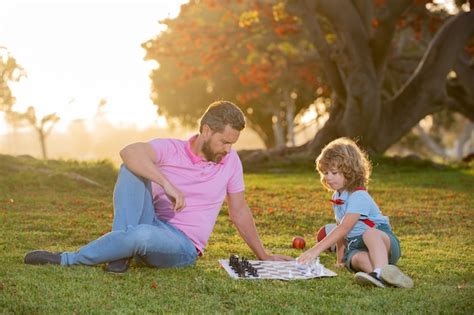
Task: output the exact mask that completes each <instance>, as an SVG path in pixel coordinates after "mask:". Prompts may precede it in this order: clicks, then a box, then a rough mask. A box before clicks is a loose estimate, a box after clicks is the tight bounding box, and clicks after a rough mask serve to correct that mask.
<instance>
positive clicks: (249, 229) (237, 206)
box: [227, 192, 293, 260]
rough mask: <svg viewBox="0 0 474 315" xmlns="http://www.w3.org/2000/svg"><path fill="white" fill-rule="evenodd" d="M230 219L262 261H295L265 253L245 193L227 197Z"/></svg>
mask: <svg viewBox="0 0 474 315" xmlns="http://www.w3.org/2000/svg"><path fill="white" fill-rule="evenodd" d="M227 203H228V205H229V215H230V219H231V220H232V222H233V223H234V225H235V227H236V228H237V230H238V231H239V233H240V236H242V238H243V239H244V241H245V242H246V243H247V244H248V246H249V247H250V249H252V251H253V252H254V254H255V256H257V258H258V259H260V260H293V258H291V257H288V256H284V255H272V254H268V253H267V252H266V251H265V248H264V247H263V245H262V242H261V241H260V237H259V236H258V232H257V227H256V226H255V222H254V220H253V216H252V213H251V212H250V209H249V207H248V205H247V202H246V201H245V198H244V192H239V193H235V194H228V195H227Z"/></svg>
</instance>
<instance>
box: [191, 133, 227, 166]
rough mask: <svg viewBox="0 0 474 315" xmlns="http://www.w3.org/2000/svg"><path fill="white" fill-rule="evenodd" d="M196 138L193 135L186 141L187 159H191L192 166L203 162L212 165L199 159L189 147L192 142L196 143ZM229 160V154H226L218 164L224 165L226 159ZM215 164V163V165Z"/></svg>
mask: <svg viewBox="0 0 474 315" xmlns="http://www.w3.org/2000/svg"><path fill="white" fill-rule="evenodd" d="M197 137H198V134H195V135H194V136H192V137H191V138H189V139H188V141H187V142H186V147H185V148H186V153H187V154H188V156H189V158H190V159H191V162H193V164H198V163H200V162H205V163H209V162H211V163H214V162H212V161H208V160H206V159H204V158H202V157H200V156H199V155H196V154H195V153H194V152H193V150H192V148H191V145H192V144H193V143H194V141H196V139H197ZM228 158H229V154H227V155H226V156H225V157H224V158H223V159H222V160H221V161H220V162H219V164H222V165H224V163H225V162H226V161H227V159H228ZM215 164H217V163H215Z"/></svg>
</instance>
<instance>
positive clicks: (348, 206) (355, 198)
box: [333, 190, 389, 238]
mask: <svg viewBox="0 0 474 315" xmlns="http://www.w3.org/2000/svg"><path fill="white" fill-rule="evenodd" d="M335 199H341V200H342V201H343V202H344V203H343V204H333V209H334V214H335V216H336V222H337V224H339V223H341V220H342V218H343V217H344V215H346V213H358V214H360V219H362V220H363V219H369V220H371V221H372V222H374V223H375V224H389V220H388V218H387V217H386V216H383V215H382V212H381V211H380V209H379V207H378V206H377V204H376V203H375V201H374V200H373V199H372V197H371V196H370V195H369V193H368V192H367V191H366V190H356V191H354V192H352V193H350V192H348V191H342V192H341V193H339V192H338V191H336V192H334V194H333V200H335ZM367 228H368V225H367V224H365V223H364V222H362V221H360V220H359V221H358V222H357V223H356V224H355V225H354V227H353V228H352V230H350V231H349V233H348V234H347V235H346V238H352V237H355V236H359V235H362V234H363V233H364V232H365V231H366V230H367Z"/></svg>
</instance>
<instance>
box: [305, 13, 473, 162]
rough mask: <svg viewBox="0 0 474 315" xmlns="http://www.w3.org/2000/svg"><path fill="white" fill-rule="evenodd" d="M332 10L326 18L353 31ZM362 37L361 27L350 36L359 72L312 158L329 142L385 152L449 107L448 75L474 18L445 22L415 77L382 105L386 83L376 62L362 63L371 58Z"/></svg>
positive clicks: (351, 74)
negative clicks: (354, 142) (347, 141)
mask: <svg viewBox="0 0 474 315" xmlns="http://www.w3.org/2000/svg"><path fill="white" fill-rule="evenodd" d="M332 9H333V8H332V5H329V4H328V5H327V6H326V10H327V11H328V12H326V13H325V15H327V16H329V17H330V18H331V19H333V20H334V21H335V22H333V23H340V24H339V27H340V28H344V27H348V25H349V24H350V23H351V21H352V20H351V19H350V18H347V15H341V18H338V17H337V16H336V15H335V14H330V13H332V11H331V10H332ZM346 11H349V10H348V9H347V10H346V9H345V10H344V12H346ZM343 20H346V22H344V21H343ZM344 23H345V24H344ZM362 32H363V31H362V29H361V28H359V33H358V34H355V33H357V31H352V32H351V33H349V34H350V36H346V37H345V38H346V39H347V41H346V43H347V45H348V46H350V47H349V48H348V54H349V55H350V56H351V58H352V59H355V61H354V60H353V62H354V64H353V65H352V66H351V68H352V69H353V70H355V71H350V70H348V71H347V77H346V78H345V79H344V82H345V86H347V97H346V98H344V97H341V96H340V95H338V94H337V93H336V99H337V100H338V101H335V103H334V104H333V107H334V110H333V111H331V114H330V117H329V120H328V121H327V122H326V125H325V126H324V127H323V128H322V129H321V130H320V132H318V133H317V134H316V135H315V138H314V139H313V140H312V141H311V142H310V143H309V144H308V150H309V153H310V154H311V155H315V154H318V153H319V152H320V150H321V149H322V147H323V146H324V145H325V144H326V143H328V142H329V141H331V140H333V139H335V138H338V137H341V136H346V137H350V138H357V139H359V140H360V144H361V145H362V146H363V147H364V148H365V149H366V150H368V151H369V152H373V153H383V152H384V151H385V150H386V149H387V148H388V147H389V146H390V145H392V144H393V143H395V142H396V141H398V140H399V139H400V138H401V137H402V136H403V135H405V134H406V133H407V132H408V131H409V130H410V129H411V128H413V127H414V126H415V125H416V124H417V123H418V122H419V121H420V120H421V119H422V118H424V117H425V116H426V115H428V114H432V113H434V112H437V111H439V110H440V109H441V108H443V106H444V103H446V93H445V85H446V75H447V74H448V72H449V71H450V70H451V69H453V67H454V65H455V63H456V60H457V57H458V56H459V55H460V53H461V52H462V49H463V47H464V45H465V43H467V41H468V39H469V37H470V36H472V34H474V13H473V12H468V13H461V14H459V15H457V16H455V17H452V18H451V19H450V20H449V21H448V22H446V23H445V25H444V26H443V27H442V28H441V29H440V30H439V32H438V34H437V35H436V36H435V38H434V39H433V41H432V43H431V44H430V46H429V48H428V50H427V52H426V53H425V56H424V57H423V59H422V60H421V62H420V64H419V66H418V68H417V69H416V71H415V73H414V74H413V75H412V77H411V78H410V79H409V80H408V82H407V83H406V84H405V85H404V86H403V87H402V88H401V90H400V91H399V92H398V93H397V94H396V95H395V96H394V97H393V98H392V99H390V100H388V101H387V102H385V103H381V96H380V88H381V87H380V86H379V85H378V83H377V82H375V81H376V80H379V81H380V78H377V75H376V74H375V72H376V70H375V69H374V68H373V67H372V66H371V65H373V62H372V61H371V60H366V59H363V58H358V55H359V54H360V52H361V51H362V52H364V54H365V53H366V52H365V50H364V47H363V46H364V44H363V42H364V40H365V41H367V39H364V37H363V34H361V33H362ZM340 33H341V34H342V33H343V32H342V31H341V32H340ZM349 37H350V38H352V39H349ZM361 43H362V44H361ZM473 106H474V104H473V103H472V102H469V104H467V105H466V107H467V108H466V111H467V112H471V113H474V108H473Z"/></svg>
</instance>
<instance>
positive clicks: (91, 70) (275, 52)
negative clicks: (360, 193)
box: [0, 0, 474, 314]
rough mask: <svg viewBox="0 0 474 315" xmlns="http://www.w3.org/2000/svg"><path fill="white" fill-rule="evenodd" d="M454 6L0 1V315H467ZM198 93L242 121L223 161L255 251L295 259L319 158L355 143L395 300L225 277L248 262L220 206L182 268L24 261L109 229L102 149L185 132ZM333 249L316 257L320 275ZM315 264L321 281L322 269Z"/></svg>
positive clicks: (313, 218)
mask: <svg viewBox="0 0 474 315" xmlns="http://www.w3.org/2000/svg"><path fill="white" fill-rule="evenodd" d="M470 8H472V1H458V0H456V1H449V0H446V1H423V0H393V1H392V0H373V1H372V0H357V1H344V0H338V1H332V0H331V1H329V0H327V1H325V0H318V1H294V0H265V1H263V0H222V1H215V0H192V1H189V2H188V1H164V0H163V1H138V2H132V1H107V0H98V1H88V0H85V1H34V0H30V1H23V0H18V1H2V2H1V3H0V53H1V63H0V66H1V71H2V76H1V78H0V79H1V80H2V81H1V82H0V116H1V117H0V227H1V230H2V236H1V237H0V251H1V254H0V313H20V314H50V313H68V314H69V313H92V314H94V313H97V314H99V313H100V314H101V313H199V314H200V313H206V314H207V313H266V314H270V313H271V314H280V313H292V314H293V313H298V314H299V313H307V314H314V313H389V314H391V313H400V314H410V313H417V314H418V313H435V314H436V313H453V314H472V313H473V311H474V304H473V300H474V299H473V298H474V290H473V284H474V254H473V251H472V242H473V241H474V239H473V234H472V230H473V228H474V221H473V220H472V215H473V209H474V201H473V200H472V194H473V192H474V191H473V187H474V170H473V162H472V153H473V152H474V134H473V120H474V94H473V91H474V89H473V88H472V87H473V86H474V83H473V82H474V75H473V72H474V70H473V69H474V67H473V66H472V65H473V55H474V39H473V36H472V35H473V34H474V26H473V21H474V19H473V18H472V12H470ZM215 99H227V100H231V101H233V102H235V103H236V104H238V105H239V106H240V107H241V108H242V109H243V110H244V112H245V114H246V115H247V119H248V127H247V128H246V130H245V131H244V132H243V134H242V136H241V139H240V140H239V142H238V143H237V144H236V146H235V148H236V149H237V150H239V154H240V155H241V158H242V160H243V162H244V167H245V170H246V172H245V181H246V198H247V201H248V203H249V206H250V208H251V211H252V213H253V215H254V217H255V221H256V224H257V227H258V230H259V232H260V235H261V238H262V241H263V243H264V244H265V246H266V247H267V248H268V249H270V250H272V251H273V252H277V253H282V254H287V255H290V256H293V257H297V256H298V255H299V254H300V253H301V251H299V250H295V249H293V248H292V247H291V239H292V238H293V237H294V236H295V235H301V236H303V237H305V239H306V240H307V243H308V246H310V245H312V244H313V243H314V232H315V231H316V230H317V229H319V227H320V226H322V225H324V224H326V223H328V222H332V221H333V214H332V211H331V210H330V206H329V204H328V198H329V195H328V194H329V193H328V192H327V191H324V190H323V189H322V187H321V186H320V184H319V182H318V176H317V173H316V172H315V171H314V164H313V163H314V157H315V156H316V155H317V154H318V153H319V150H320V149H321V147H322V146H323V145H324V144H325V143H327V142H329V141H330V140H331V139H334V138H336V137H339V136H347V137H351V138H354V139H358V141H359V143H360V144H361V146H362V147H363V148H364V149H366V150H367V151H368V152H369V153H370V155H371V160H372V163H373V166H374V173H373V178H372V181H371V183H370V191H371V194H372V195H373V196H374V198H375V200H376V201H377V203H378V204H379V205H380V206H381V208H382V210H383V212H384V214H386V215H388V216H389V217H390V218H391V222H392V224H393V226H394V230H395V232H396V234H397V235H399V237H400V239H401V242H402V245H403V257H402V259H401V261H400V263H399V265H400V267H401V268H402V269H403V270H404V271H405V272H407V273H408V274H409V275H410V276H412V277H413V279H414V281H415V288H414V289H413V290H395V289H388V290H377V289H375V288H361V287H360V286H358V285H357V284H355V283H354V281H353V278H352V277H353V276H352V274H350V273H349V272H347V271H345V270H337V272H338V277H336V278H333V279H324V280H322V281H318V280H316V281H292V282H283V281H258V282H249V281H233V280H231V279H230V278H228V277H227V275H226V274H225V273H224V271H223V270H222V269H220V268H219V266H218V264H217V259H222V258H226V257H227V256H228V255H229V254H230V253H237V254H239V255H243V256H246V257H252V256H253V254H252V253H251V251H250V250H249V249H248V247H247V246H246V245H245V244H244V243H243V242H242V240H241V239H240V237H239V235H238V233H237V232H236V231H235V229H234V228H233V227H232V224H231V222H230V220H229V219H228V215H227V208H226V206H224V207H223V209H222V211H221V214H220V215H219V217H218V222H217V224H216V227H215V231H214V233H213V235H212V237H211V239H210V241H209V246H208V248H207V250H206V255H204V257H202V258H201V259H200V260H199V261H198V263H197V265H196V266H195V267H192V268H185V269H184V270H173V269H170V270H154V269H151V268H144V267H143V266H139V265H138V264H135V263H133V264H132V267H131V269H130V271H129V272H127V273H126V274H125V275H123V276H120V277H116V276H115V275H110V274H107V273H104V272H103V271H102V270H101V268H100V267H95V268H89V267H74V268H61V267H58V266H46V267H36V266H27V265H25V264H23V257H24V254H25V253H26V252H27V251H30V250H33V249H38V248H42V249H46V250H51V251H63V250H75V249H77V248H78V247H80V246H81V245H83V244H85V243H86V242H88V241H90V240H92V239H95V238H97V237H99V236H100V235H102V234H104V233H105V232H107V231H108V230H110V223H111V219H112V216H113V209H112V205H111V194H112V191H113V185H114V181H115V178H116V174H117V167H118V165H119V163H120V160H119V156H118V151H119V150H120V149H121V148H122V147H124V146H125V145H127V144H129V143H131V142H135V141H147V140H150V139H152V138H155V137H179V138H187V137H189V136H190V135H192V134H194V133H195V132H196V123H197V122H198V119H199V115H200V114H201V113H202V112H203V110H204V109H205V107H206V106H207V105H208V104H209V103H210V102H212V101H213V100H215ZM334 259H335V257H334V254H330V253H325V254H323V255H322V256H321V260H322V262H323V263H324V264H325V265H326V266H327V267H328V268H330V269H333V268H332V265H333V263H334ZM333 270H334V269H333Z"/></svg>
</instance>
